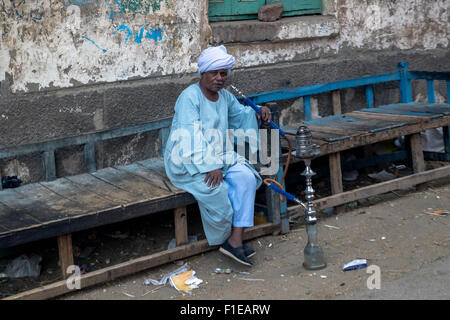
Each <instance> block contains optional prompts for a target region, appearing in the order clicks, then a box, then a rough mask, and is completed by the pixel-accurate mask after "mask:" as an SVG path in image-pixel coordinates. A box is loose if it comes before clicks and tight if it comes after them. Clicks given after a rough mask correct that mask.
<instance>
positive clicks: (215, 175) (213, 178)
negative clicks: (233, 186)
mask: <svg viewBox="0 0 450 320" xmlns="http://www.w3.org/2000/svg"><path fill="white" fill-rule="evenodd" d="M222 181H223V176H222V171H221V170H220V169H216V170H214V171H210V172H208V173H207V174H206V177H205V183H207V184H208V187H211V185H212V187H213V188H214V187H215V186H219V185H220V183H221V182H222Z"/></svg>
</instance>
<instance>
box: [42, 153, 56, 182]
mask: <svg viewBox="0 0 450 320" xmlns="http://www.w3.org/2000/svg"><path fill="white" fill-rule="evenodd" d="M42 167H43V169H44V180H45V181H52V180H54V179H56V162H55V151H54V150H50V151H44V152H43V153H42Z"/></svg>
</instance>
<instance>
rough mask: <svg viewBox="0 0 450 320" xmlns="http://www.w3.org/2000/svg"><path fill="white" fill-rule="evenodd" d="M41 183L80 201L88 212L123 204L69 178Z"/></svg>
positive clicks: (68, 197) (63, 195)
mask: <svg viewBox="0 0 450 320" xmlns="http://www.w3.org/2000/svg"><path fill="white" fill-rule="evenodd" d="M40 185H42V186H43V187H44V188H47V189H48V190H50V191H52V192H54V193H55V194H57V195H59V196H61V197H63V198H65V199H68V200H71V201H73V202H75V203H78V204H79V206H80V207H82V208H83V209H85V210H86V213H88V212H92V211H98V210H102V209H107V208H114V207H117V206H120V204H121V202H116V201H112V200H109V199H105V198H104V197H101V196H99V195H97V194H96V193H92V192H90V191H89V190H88V189H86V188H83V187H81V186H79V185H77V184H75V183H73V182H72V181H70V180H69V179H58V180H55V181H51V182H42V183H40Z"/></svg>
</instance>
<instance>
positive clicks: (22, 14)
mask: <svg viewBox="0 0 450 320" xmlns="http://www.w3.org/2000/svg"><path fill="white" fill-rule="evenodd" d="M24 4H25V0H1V4H0V5H1V13H2V16H3V17H4V18H16V19H20V20H24V21H26V22H28V21H33V22H38V21H41V20H42V17H43V16H44V10H43V9H42V8H29V7H27V6H24ZM5 20H6V19H5Z"/></svg>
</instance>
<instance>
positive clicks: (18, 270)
mask: <svg viewBox="0 0 450 320" xmlns="http://www.w3.org/2000/svg"><path fill="white" fill-rule="evenodd" d="M41 261H42V257H41V256H38V255H36V254H31V255H30V256H29V257H28V256H27V255H26V254H24V255H21V256H19V257H17V258H15V259H14V260H12V261H11V262H10V263H8V265H7V266H6V268H5V270H3V273H2V277H5V278H24V277H32V278H38V277H39V275H40V274H41V265H40V263H41Z"/></svg>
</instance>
